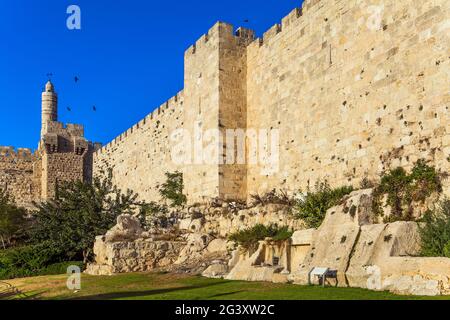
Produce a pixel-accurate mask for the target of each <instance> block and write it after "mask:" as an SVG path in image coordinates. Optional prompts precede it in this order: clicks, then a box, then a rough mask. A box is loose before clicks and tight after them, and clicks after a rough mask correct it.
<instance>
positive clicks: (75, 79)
mask: <svg viewBox="0 0 450 320" xmlns="http://www.w3.org/2000/svg"><path fill="white" fill-rule="evenodd" d="M249 22H250V20H248V19H246V20H244V23H249ZM52 76H53V74H52V73H47V77H48V79H49V80H51V77H52ZM73 80H74V81H75V83H76V84H78V82H79V81H80V77H79V76H74V77H73ZM66 108H67V111H69V112H71V111H72V108H71V107H70V106H67V107H66ZM92 111H94V112H96V111H97V107H96V106H95V105H93V106H92Z"/></svg>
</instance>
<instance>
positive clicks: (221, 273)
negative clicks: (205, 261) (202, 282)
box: [202, 263, 228, 279]
mask: <svg viewBox="0 0 450 320" xmlns="http://www.w3.org/2000/svg"><path fill="white" fill-rule="evenodd" d="M227 273H228V266H227V265H225V264H220V263H216V264H213V265H211V266H209V267H208V269H206V270H205V271H204V272H203V273H202V276H204V277H207V278H216V279H220V278H223V277H225V276H226V274H227Z"/></svg>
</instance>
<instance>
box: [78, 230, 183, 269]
mask: <svg viewBox="0 0 450 320" xmlns="http://www.w3.org/2000/svg"><path fill="white" fill-rule="evenodd" d="M184 246H185V244H184V243H182V242H169V241H153V240H143V239H140V240H135V241H125V242H108V241H106V239H105V237H98V238H97V240H96V242H95V247H94V253H95V255H96V263H95V264H90V265H88V267H87V270H86V273H88V274H91V275H113V274H118V273H128V272H146V271H151V270H154V269H157V268H163V267H167V266H169V265H171V264H173V263H175V261H176V260H177V259H178V256H179V252H180V251H181V250H182V248H183V247H184Z"/></svg>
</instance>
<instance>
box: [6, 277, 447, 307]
mask: <svg viewBox="0 0 450 320" xmlns="http://www.w3.org/2000/svg"><path fill="white" fill-rule="evenodd" d="M66 279H67V278H66V276H64V275H61V276H44V277H35V278H25V279H16V280H10V281H8V283H10V284H12V285H14V286H15V287H17V288H18V289H20V290H21V291H22V292H23V293H24V294H25V295H26V297H27V298H28V299H87V300H98V299H101V300H386V299H388V300H405V299H430V298H426V297H403V296H396V295H392V294H390V293H387V292H372V291H368V290H362V289H354V288H348V289H347V288H321V287H303V286H296V285H289V284H273V283H259V282H241V281H227V280H216V279H207V278H202V277H193V276H187V275H174V274H157V273H150V274H125V275H118V276H113V277H93V276H88V275H83V276H82V289H81V290H80V291H79V292H76V293H74V292H72V291H69V290H68V289H67V288H66ZM16 298H17V297H16ZM434 299H445V300H450V297H437V298H434Z"/></svg>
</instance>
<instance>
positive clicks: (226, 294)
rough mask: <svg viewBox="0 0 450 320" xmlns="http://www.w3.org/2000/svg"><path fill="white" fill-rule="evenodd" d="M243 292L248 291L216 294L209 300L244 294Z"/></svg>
mask: <svg viewBox="0 0 450 320" xmlns="http://www.w3.org/2000/svg"><path fill="white" fill-rule="evenodd" d="M243 292H247V291H246V290H240V291H234V292H225V293H219V294H215V295H213V296H210V297H208V298H207V299H214V298H221V297H226V296H231V295H233V294H238V293H243Z"/></svg>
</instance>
